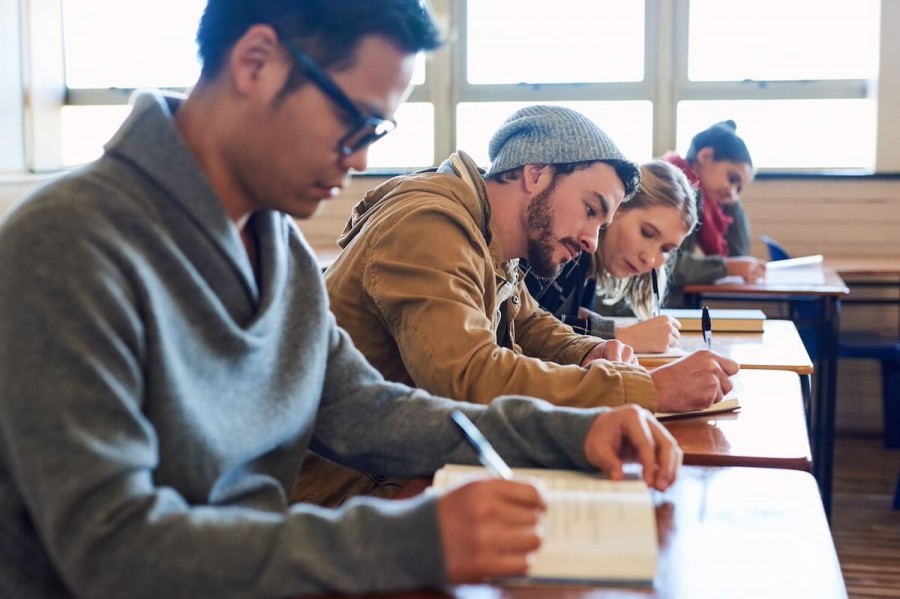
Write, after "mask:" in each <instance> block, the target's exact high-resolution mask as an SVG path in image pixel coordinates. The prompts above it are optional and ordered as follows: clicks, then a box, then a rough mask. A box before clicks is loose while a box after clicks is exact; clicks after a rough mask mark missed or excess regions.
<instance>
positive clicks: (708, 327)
mask: <svg viewBox="0 0 900 599" xmlns="http://www.w3.org/2000/svg"><path fill="white" fill-rule="evenodd" d="M700 326H701V328H702V329H703V340H704V341H706V348H707V349H710V350H711V349H712V320H710V318H709V307H708V306H703V314H702V315H701V318H700Z"/></svg>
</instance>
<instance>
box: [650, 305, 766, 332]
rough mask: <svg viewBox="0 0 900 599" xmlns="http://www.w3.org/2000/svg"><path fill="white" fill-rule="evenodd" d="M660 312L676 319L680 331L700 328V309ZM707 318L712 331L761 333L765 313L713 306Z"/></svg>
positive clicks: (698, 329)
mask: <svg viewBox="0 0 900 599" xmlns="http://www.w3.org/2000/svg"><path fill="white" fill-rule="evenodd" d="M662 313H663V314H668V315H669V316H671V317H672V318H675V319H676V320H678V322H680V323H681V331H682V332H697V331H700V330H702V327H701V326H700V313H701V310H680V309H679V310H673V309H666V310H663V311H662ZM709 318H710V320H711V321H712V330H713V333H719V332H722V333H728V332H731V333H762V332H763V328H764V327H765V322H766V315H765V314H764V313H763V311H762V310H720V309H716V308H713V309H711V310H710V311H709Z"/></svg>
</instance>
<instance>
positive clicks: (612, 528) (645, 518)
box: [433, 464, 657, 584]
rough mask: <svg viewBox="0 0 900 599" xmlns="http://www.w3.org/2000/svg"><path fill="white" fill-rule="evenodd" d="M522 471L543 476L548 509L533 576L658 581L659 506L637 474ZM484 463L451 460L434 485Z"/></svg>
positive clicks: (451, 482) (454, 480) (463, 476)
mask: <svg viewBox="0 0 900 599" xmlns="http://www.w3.org/2000/svg"><path fill="white" fill-rule="evenodd" d="M513 473H514V474H515V476H516V477H530V478H534V479H538V480H540V481H542V482H543V483H544V485H545V487H546V489H547V502H548V509H547V515H546V522H545V532H544V539H543V542H542V543H541V547H540V549H538V550H537V551H536V552H535V553H534V554H533V555H532V556H531V557H532V561H531V566H530V567H529V570H528V578H529V579H530V580H541V581H548V582H549V581H552V582H559V581H582V582H583V581H593V582H613V581H615V582H629V583H647V584H650V583H652V582H653V579H654V578H655V577H656V554H657V533H656V511H655V508H654V505H653V500H652V498H651V496H650V491H649V489H648V488H647V485H646V484H645V483H644V481H643V480H640V479H639V478H637V477H632V478H626V480H622V481H611V480H608V479H606V478H603V476H602V475H600V474H595V473H587V472H576V471H569V470H540V469H529V468H513ZM487 476H489V475H488V473H487V470H485V469H484V468H482V467H480V466H459V465H455V464H449V465H447V466H444V467H443V468H441V469H440V470H438V471H437V472H436V473H435V475H434V482H433V486H434V487H435V488H437V489H447V488H449V487H452V486H455V485H457V484H459V483H461V482H463V481H465V480H468V479H471V478H473V477H482V478H483V477H487Z"/></svg>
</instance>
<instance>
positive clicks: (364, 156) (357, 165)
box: [338, 146, 369, 172]
mask: <svg viewBox="0 0 900 599" xmlns="http://www.w3.org/2000/svg"><path fill="white" fill-rule="evenodd" d="M338 162H340V164H341V166H342V167H344V169H345V170H350V169H351V168H352V169H353V170H355V171H357V172H362V171H364V170H366V165H367V164H368V163H369V146H366V147H364V148H360V149H359V150H357V151H355V152H353V153H352V154H350V155H349V156H343V155H342V156H341V157H340V159H339V160H338Z"/></svg>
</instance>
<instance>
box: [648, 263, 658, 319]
mask: <svg viewBox="0 0 900 599" xmlns="http://www.w3.org/2000/svg"><path fill="white" fill-rule="evenodd" d="M650 282H651V283H653V297H655V298H656V309H655V310H654V311H653V312H654V316H659V281H657V280H656V269H655V268H652V269H650Z"/></svg>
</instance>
